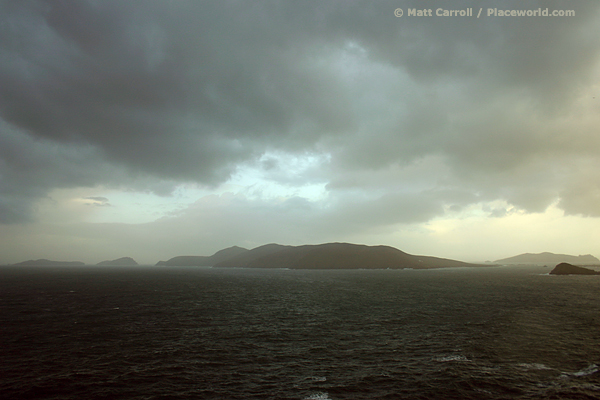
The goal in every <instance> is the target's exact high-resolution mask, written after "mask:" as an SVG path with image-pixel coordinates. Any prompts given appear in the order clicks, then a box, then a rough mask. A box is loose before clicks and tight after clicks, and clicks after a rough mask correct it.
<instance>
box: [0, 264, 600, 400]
mask: <svg viewBox="0 0 600 400" xmlns="http://www.w3.org/2000/svg"><path fill="white" fill-rule="evenodd" d="M548 270H549V269H548V268H520V269H519V268H514V267H513V268H508V267H502V268H482V269H476V268H458V269H440V270H346V271H344V270H335V271H334V270H328V271H327V270H325V271H323V270H321V271H319V270H312V271H306V270H304V271H295V270H250V269H212V268H193V267H186V268H173V267H135V268H106V267H105V268H99V267H80V268H21V269H16V268H14V267H13V268H11V267H3V268H0V307H1V314H0V333H1V336H0V337H1V343H0V344H1V346H0V398H2V399H79V398H85V399H300V400H302V399H332V400H335V399H599V398H600V372H599V367H598V365H600V277H597V276H579V277H575V276H549V275H544V274H547V272H548Z"/></svg>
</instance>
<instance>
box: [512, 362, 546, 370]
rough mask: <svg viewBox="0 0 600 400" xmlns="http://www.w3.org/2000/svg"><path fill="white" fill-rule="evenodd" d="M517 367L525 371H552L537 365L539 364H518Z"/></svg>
mask: <svg viewBox="0 0 600 400" xmlns="http://www.w3.org/2000/svg"><path fill="white" fill-rule="evenodd" d="M518 366H519V367H521V368H525V369H537V370H543V369H552V368H550V367H547V366H545V365H544V364H539V363H522V364H518Z"/></svg>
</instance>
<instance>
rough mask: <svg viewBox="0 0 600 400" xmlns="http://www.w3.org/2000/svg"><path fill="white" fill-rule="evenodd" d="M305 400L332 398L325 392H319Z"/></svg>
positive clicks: (327, 399) (329, 399)
mask: <svg viewBox="0 0 600 400" xmlns="http://www.w3.org/2000/svg"><path fill="white" fill-rule="evenodd" d="M304 400H331V397H329V394H327V393H325V392H317V393H313V394H311V395H310V396H308V397H307V398H306V399H304Z"/></svg>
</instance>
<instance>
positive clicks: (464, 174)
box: [0, 0, 600, 264]
mask: <svg viewBox="0 0 600 400" xmlns="http://www.w3.org/2000/svg"><path fill="white" fill-rule="evenodd" d="M414 7H416V8H420V9H423V8H425V9H429V8H431V9H432V10H433V16H432V17H415V16H408V15H407V14H408V13H407V12H408V9H409V8H414ZM440 7H441V8H451V9H466V8H467V7H472V8H473V10H474V11H473V14H474V15H473V16H471V17H437V16H435V13H436V9H437V8H440ZM538 7H541V8H542V9H546V8H548V9H549V10H550V12H552V11H553V10H574V11H575V16H574V17H493V16H488V15H487V9H488V8H499V9H502V10H505V9H517V10H537V9H538ZM396 8H402V9H403V12H404V15H403V16H402V17H400V18H398V17H396V16H395V15H394V10H395V9H396ZM480 8H482V13H481V16H480V17H479V18H477V13H478V11H479V9H480ZM599 38H600V2H598V1H596V0H571V1H560V0H527V1H523V0H515V1H512V0H495V1H491V0H479V1H447V0H443V1H442V0H439V1H433V0H431V1H430V0H414V1H400V0H396V1H353V0H343V1H342V0H339V1H327V0H318V1H309V0H302V1H292V0H289V1H288V0H283V1H226V0H218V1H196V0H194V1H185V0H177V1H167V0H162V1H151V0H140V1H134V0H118V1H108V0H106V1H105V0H100V1H83V0H82V1H34V0H28V1H10V0H5V1H0V263H14V262H19V261H23V260H27V259H37V258H48V259H53V260H65V261H75V260H79V261H84V262H86V263H97V262H99V261H102V260H106V259H114V258H118V257H123V256H131V257H133V258H135V259H136V260H137V261H138V262H140V263H151V264H154V263H156V262H157V261H159V260H166V259H169V258H171V257H173V256H177V255H210V254H212V253H214V252H215V251H217V250H219V249H222V248H224V247H228V246H232V245H239V246H243V247H247V248H253V247H256V246H259V245H262V244H266V243H270V242H276V243H281V244H291V245H298V244H317V243H324V242H332V241H344V242H353V243H363V244H386V245H390V246H394V247H397V248H399V249H401V250H403V251H406V252H408V253H412V254H425V255H432V256H439V257H448V258H455V259H460V260H465V261H477V260H494V259H498V258H503V257H508V256H513V255H516V254H520V253H525V252H542V251H550V252H555V253H567V254H575V255H577V254H588V253H590V254H593V255H595V256H597V257H600V242H599V241H598V238H599V237H600V39H599Z"/></svg>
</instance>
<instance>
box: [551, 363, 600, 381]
mask: <svg viewBox="0 0 600 400" xmlns="http://www.w3.org/2000/svg"><path fill="white" fill-rule="evenodd" d="M598 371H600V368H598V366H597V365H596V364H591V365H589V366H587V367H585V368H583V369H582V370H579V371H577V372H571V373H569V372H563V373H562V374H561V375H560V377H561V378H568V377H570V376H577V377H581V376H588V375H592V374H595V373H596V372H598Z"/></svg>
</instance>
